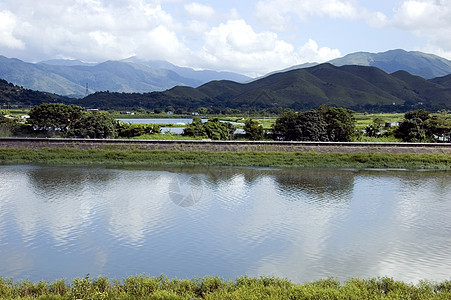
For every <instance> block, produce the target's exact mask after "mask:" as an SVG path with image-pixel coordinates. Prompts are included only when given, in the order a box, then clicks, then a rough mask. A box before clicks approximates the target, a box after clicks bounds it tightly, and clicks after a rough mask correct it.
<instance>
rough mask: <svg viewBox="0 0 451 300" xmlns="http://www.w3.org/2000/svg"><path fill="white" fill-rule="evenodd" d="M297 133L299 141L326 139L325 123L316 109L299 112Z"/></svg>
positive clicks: (327, 137) (327, 138)
mask: <svg viewBox="0 0 451 300" xmlns="http://www.w3.org/2000/svg"><path fill="white" fill-rule="evenodd" d="M297 128H298V133H299V135H300V138H299V140H301V141H328V140H329V136H328V134H327V123H326V121H325V120H324V117H323V115H322V114H321V113H320V112H319V111H318V110H310V111H307V112H304V113H300V114H299V116H298V125H297Z"/></svg>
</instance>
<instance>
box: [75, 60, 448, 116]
mask: <svg viewBox="0 0 451 300" xmlns="http://www.w3.org/2000/svg"><path fill="white" fill-rule="evenodd" d="M445 82H447V81H445ZM76 103H77V104H79V105H82V106H90V107H109V108H119V107H124V106H123V105H127V107H129V108H132V107H134V105H136V104H137V103H139V104H140V105H141V106H143V107H146V108H159V109H165V107H169V106H173V107H175V108H176V107H182V108H184V109H185V110H187V111H195V110H196V109H197V108H199V107H210V108H212V109H216V110H219V111H220V110H221V109H225V108H238V109H242V110H246V109H273V110H275V111H276V110H278V109H279V107H280V108H282V109H284V108H291V109H294V110H308V109H312V108H317V107H318V106H319V105H322V104H326V105H330V106H339V107H344V108H349V109H353V110H356V111H407V110H411V109H416V108H427V109H432V110H438V109H450V108H451V89H450V88H449V87H447V86H443V85H440V84H438V83H435V82H433V81H429V80H426V79H424V78H422V77H419V76H415V75H411V74H409V73H408V72H405V71H398V72H396V73H394V74H388V73H386V72H384V71H382V70H380V69H378V68H376V67H365V66H342V67H337V66H334V65H332V64H329V63H326V64H321V65H317V66H314V67H310V68H306V69H296V70H291V71H287V72H282V73H276V74H273V75H270V76H268V77H265V78H262V79H259V80H256V81H252V82H249V83H246V84H242V83H236V82H232V81H224V80H223V81H212V82H209V83H206V84H204V85H202V86H200V87H198V88H192V87H180V86H177V87H174V88H172V89H169V90H167V91H164V92H153V93H146V94H139V95H123V94H118V93H95V94H93V95H89V96H88V97H86V98H84V99H80V100H77V101H76ZM121 105H122V106H121Z"/></svg>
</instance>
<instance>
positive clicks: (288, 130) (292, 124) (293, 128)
mask: <svg viewBox="0 0 451 300" xmlns="http://www.w3.org/2000/svg"><path fill="white" fill-rule="evenodd" d="M272 132H273V137H274V139H275V140H284V141H297V140H299V138H300V135H299V131H298V114H297V113H296V112H294V111H293V110H287V111H285V112H283V113H282V114H281V115H280V117H278V118H277V119H276V122H275V124H274V125H273V128H272Z"/></svg>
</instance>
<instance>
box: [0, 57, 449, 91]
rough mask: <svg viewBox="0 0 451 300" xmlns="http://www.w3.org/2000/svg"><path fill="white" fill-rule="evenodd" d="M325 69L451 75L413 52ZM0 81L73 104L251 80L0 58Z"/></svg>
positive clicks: (169, 69) (438, 61) (134, 63)
mask: <svg viewBox="0 0 451 300" xmlns="http://www.w3.org/2000/svg"><path fill="white" fill-rule="evenodd" d="M329 63H331V64H333V65H335V66H344V65H361V66H373V67H377V68H379V69H381V70H383V71H385V72H387V73H393V72H396V71H400V70H403V71H407V72H409V73H410V74H412V75H417V76H420V77H423V78H425V79H432V78H436V77H440V76H446V75H448V74H451V61H449V60H446V59H444V58H441V57H439V56H436V55H432V54H427V53H422V52H416V51H412V52H407V51H404V50H391V51H387V52H382V53H367V52H358V53H353V54H349V55H346V56H344V57H342V58H338V59H334V60H332V61H330V62H329ZM316 65H318V64H317V63H309V64H303V65H298V66H293V67H290V68H288V69H285V70H282V71H277V72H272V73H270V74H268V75H266V76H265V77H267V76H269V75H272V74H276V73H280V72H286V71H289V70H295V69H300V68H309V67H313V66H316ZM261 78H263V77H261ZM261 78H258V79H261ZM0 79H4V80H7V81H8V82H11V83H13V84H15V85H19V86H23V87H25V88H27V89H32V90H38V91H44V92H49V93H54V94H59V95H63V96H70V97H76V98H82V97H84V96H86V95H88V94H91V93H94V92H98V91H111V92H124V93H148V92H152V91H164V90H167V89H170V88H173V87H175V86H190V87H198V86H201V85H203V84H205V83H208V82H210V81H213V80H231V81H236V82H241V83H243V82H249V81H251V80H252V79H251V78H249V77H247V76H244V75H240V74H236V73H230V72H217V71H209V70H194V69H191V68H186V67H179V66H175V65H173V64H171V63H169V62H166V61H146V60H142V59H138V58H137V57H131V58H128V59H124V60H120V61H106V62H103V63H99V64H95V63H85V62H81V61H79V60H48V61H43V62H40V63H27V62H23V61H21V60H19V59H14V58H7V57H4V56H0ZM253 80H256V79H253Z"/></svg>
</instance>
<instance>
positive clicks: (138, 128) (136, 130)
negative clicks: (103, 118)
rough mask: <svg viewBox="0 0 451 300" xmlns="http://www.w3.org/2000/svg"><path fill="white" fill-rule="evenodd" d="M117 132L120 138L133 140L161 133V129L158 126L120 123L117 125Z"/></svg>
mask: <svg viewBox="0 0 451 300" xmlns="http://www.w3.org/2000/svg"><path fill="white" fill-rule="evenodd" d="M117 131H118V135H119V136H120V137H126V138H132V137H136V136H141V135H144V134H158V133H161V128H160V126H159V125H157V124H131V123H124V122H119V123H117Z"/></svg>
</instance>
